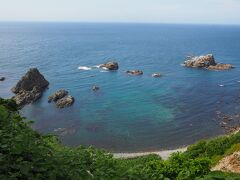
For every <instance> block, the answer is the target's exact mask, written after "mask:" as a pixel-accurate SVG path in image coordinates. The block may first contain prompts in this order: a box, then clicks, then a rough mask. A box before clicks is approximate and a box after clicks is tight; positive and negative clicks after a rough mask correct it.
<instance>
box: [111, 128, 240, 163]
mask: <svg viewBox="0 0 240 180" xmlns="http://www.w3.org/2000/svg"><path fill="white" fill-rule="evenodd" d="M239 131H240V127H238V128H237V129H236V130H235V131H233V132H232V133H229V134H225V135H227V136H230V135H233V134H236V133H238V132H239ZM220 136H223V135H220ZM217 137H219V136H217ZM217 137H215V138H217ZM210 139H211V138H210ZM188 147H189V145H188V146H183V147H181V148H177V149H170V150H159V151H147V152H133V153H113V157H114V158H117V159H128V158H136V157H140V156H146V155H150V154H156V155H158V156H159V157H161V158H162V159H163V160H167V159H168V158H169V157H170V155H171V154H172V153H176V152H185V151H186V150H187V148H188Z"/></svg>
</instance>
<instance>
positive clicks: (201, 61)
mask: <svg viewBox="0 0 240 180" xmlns="http://www.w3.org/2000/svg"><path fill="white" fill-rule="evenodd" d="M184 65H185V66H186V67H193V68H207V69H209V70H228V69H231V68H233V66H232V65H231V64H218V63H216V61H215V58H214V56H213V55H212V54H208V55H205V56H194V57H189V58H188V60H186V61H185V62H184Z"/></svg>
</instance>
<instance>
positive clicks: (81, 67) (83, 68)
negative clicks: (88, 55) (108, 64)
mask: <svg viewBox="0 0 240 180" xmlns="http://www.w3.org/2000/svg"><path fill="white" fill-rule="evenodd" d="M78 69H79V70H84V71H90V70H92V68H91V67H87V66H79V67H78Z"/></svg>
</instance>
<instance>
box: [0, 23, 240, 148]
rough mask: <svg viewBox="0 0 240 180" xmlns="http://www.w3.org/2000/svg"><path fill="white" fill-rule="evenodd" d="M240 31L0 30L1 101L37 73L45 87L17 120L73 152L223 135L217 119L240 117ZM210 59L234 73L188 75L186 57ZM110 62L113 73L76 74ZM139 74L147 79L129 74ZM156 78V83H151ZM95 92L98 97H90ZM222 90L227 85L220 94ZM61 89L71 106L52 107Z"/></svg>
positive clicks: (126, 27) (67, 26)
mask: <svg viewBox="0 0 240 180" xmlns="http://www.w3.org/2000/svg"><path fill="white" fill-rule="evenodd" d="M239 49H240V26H210V25H167V24H93V23H92V24H91V23H0V67H1V69H0V76H5V77H6V81H4V82H0V96H1V97H11V96H12V94H11V92H10V89H11V87H13V86H14V84H15V83H16V82H17V80H18V79H19V78H20V77H21V76H22V75H23V74H24V73H25V72H26V71H27V70H28V69H29V68H30V67H37V68H38V69H39V70H40V71H41V72H42V74H44V76H45V77H46V79H48V81H49V82H50V86H49V89H48V90H46V91H45V93H44V95H43V97H42V98H41V99H40V100H39V101H38V102H36V103H34V104H32V105H28V106H26V107H25V108H24V109H23V110H22V114H23V115H24V116H26V117H28V118H29V119H32V120H34V121H35V123H34V124H33V127H34V128H35V129H37V130H38V131H39V132H42V133H56V132H54V130H55V131H56V129H57V128H66V129H67V130H68V132H67V133H63V134H61V135H60V138H61V140H62V141H63V143H65V144H67V145H71V146H77V145H80V144H83V145H94V146H97V147H101V148H105V149H107V150H110V151H113V152H120V151H121V152H133V151H147V150H159V149H166V148H175V147H179V146H182V145H187V144H190V143H193V142H195V141H196V140H199V139H203V138H209V137H213V136H216V135H219V134H222V133H224V131H223V130H222V128H221V127H220V126H219V124H218V121H217V117H216V111H222V112H224V113H227V114H236V113H239V112H240V102H239V98H238V97H239V95H240V83H239V82H238V81H240V77H239V72H240V70H239V68H238V67H239V64H240V51H239ZM207 53H213V54H214V55H215V57H216V60H217V61H219V62H223V63H231V64H234V65H235V66H236V68H235V69H233V70H231V71H222V72H216V71H207V70H198V69H188V68H184V67H182V66H181V65H180V64H181V63H182V62H183V61H184V58H185V57H186V56H187V55H189V54H195V55H203V54H207ZM109 59H116V60H117V61H118V62H119V65H120V69H119V70H118V71H117V72H104V71H103V72H102V71H101V70H100V69H94V68H93V69H92V70H89V71H82V70H79V69H78V67H79V66H87V67H92V66H95V65H98V64H101V63H104V62H106V61H108V60H109ZM129 69H140V70H143V71H144V75H143V76H128V75H126V74H125V73H124V71H125V70H129ZM154 72H160V73H162V74H163V77H162V78H159V79H158V78H152V77H151V74H152V73H154ZM92 85H97V86H99V87H100V88H101V89H100V91H99V92H93V91H92V90H91V87H92ZM219 85H224V86H223V87H220V86H219ZM60 88H64V89H67V90H68V91H69V92H70V94H71V95H72V96H74V97H75V99H76V102H75V104H74V105H73V106H72V107H69V108H66V109H57V108H56V107H55V106H54V104H48V102H47V97H48V96H49V95H50V94H52V93H53V92H54V91H56V90H58V89H60Z"/></svg>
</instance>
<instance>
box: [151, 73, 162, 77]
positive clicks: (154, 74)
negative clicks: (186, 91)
mask: <svg viewBox="0 0 240 180" xmlns="http://www.w3.org/2000/svg"><path fill="white" fill-rule="evenodd" d="M161 76H162V75H161V74H160V73H153V74H152V77H155V78H158V77H161Z"/></svg>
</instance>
